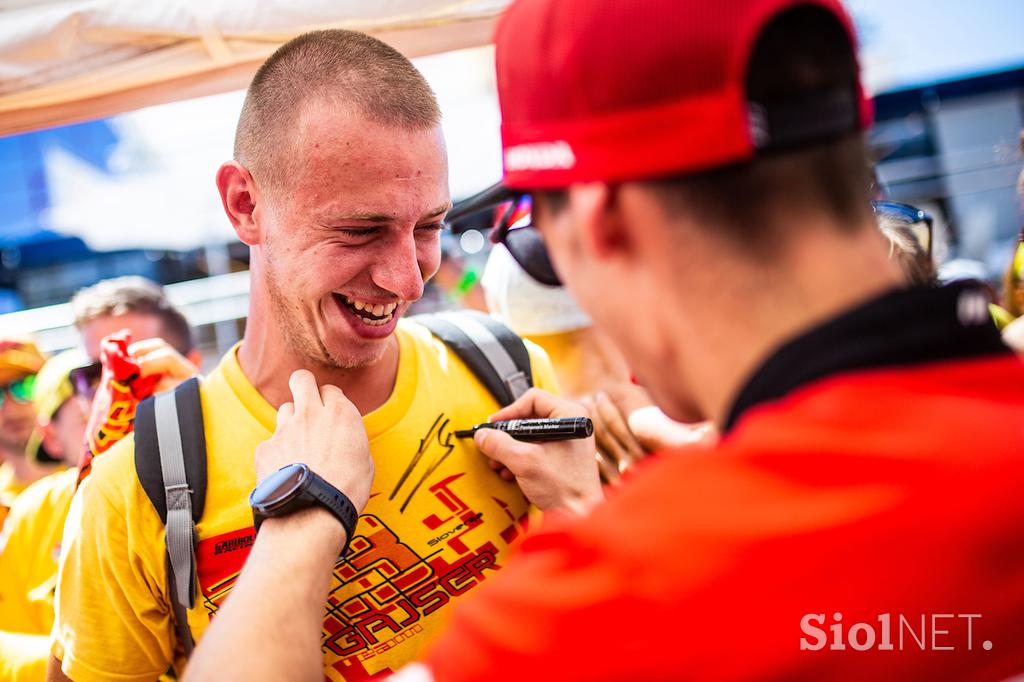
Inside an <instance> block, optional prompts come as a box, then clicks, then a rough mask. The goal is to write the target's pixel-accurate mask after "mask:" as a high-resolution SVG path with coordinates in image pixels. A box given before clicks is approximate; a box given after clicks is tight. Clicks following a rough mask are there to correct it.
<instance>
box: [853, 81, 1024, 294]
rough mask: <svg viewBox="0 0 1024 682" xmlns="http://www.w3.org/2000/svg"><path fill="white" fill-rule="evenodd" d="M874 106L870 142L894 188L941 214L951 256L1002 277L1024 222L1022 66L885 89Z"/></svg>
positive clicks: (900, 196)
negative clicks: (1023, 194) (1021, 191)
mask: <svg viewBox="0 0 1024 682" xmlns="http://www.w3.org/2000/svg"><path fill="white" fill-rule="evenodd" d="M875 114H876V123H875V128H874V130H873V131H872V134H871V144H872V149H873V151H874V154H875V158H876V159H877V160H878V167H877V168H878V175H879V179H880V180H881V182H882V183H883V185H885V186H886V188H887V189H888V192H889V194H890V196H891V197H892V198H893V199H895V200H897V201H905V202H908V203H912V204H916V205H919V206H921V207H923V208H927V209H929V210H931V211H932V213H934V214H936V217H937V218H938V222H939V224H940V225H943V226H944V227H945V230H944V232H945V235H944V236H945V238H946V240H947V242H948V243H947V244H946V245H945V246H946V249H945V250H946V251H947V252H948V253H947V254H946V255H947V257H956V258H969V259H973V260H978V261H981V262H983V263H984V264H985V266H986V269H987V271H988V274H989V275H990V276H991V277H994V278H998V276H999V274H1000V273H1001V272H1002V271H1003V269H1005V268H1006V266H1007V264H1008V262H1009V259H1010V257H1011V254H1012V248H1013V243H1014V240H1015V239H1016V237H1017V234H1018V232H1019V230H1020V229H1021V224H1022V222H1024V215H1022V207H1021V202H1020V200H1019V199H1018V197H1017V196H1016V183H1017V177H1018V175H1019V173H1020V171H1021V165H1022V163H1024V161H1022V158H1021V153H1020V135H1021V131H1022V130H1024V68H1019V69H1013V70H1009V71H1003V72H997V73H990V74H985V75H978V76H971V77H966V78H961V79H958V80H950V81H946V82H941V83H935V84H929V85H924V86H919V87H911V88H906V89H901V90H895V91H890V92H884V93H881V94H879V95H877V96H876V97H875Z"/></svg>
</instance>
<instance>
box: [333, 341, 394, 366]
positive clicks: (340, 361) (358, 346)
mask: <svg viewBox="0 0 1024 682" xmlns="http://www.w3.org/2000/svg"><path fill="white" fill-rule="evenodd" d="M390 338H391V337H390V336H389V337H385V338H383V339H376V340H374V341H372V342H366V341H363V340H360V342H358V343H352V344H345V345H342V344H333V345H328V344H324V350H326V351H327V355H328V357H329V358H330V363H331V366H332V367H334V368H336V369H365V368H367V367H372V366H373V365H376V364H377V363H378V362H380V361H381V360H382V359H383V357H384V352H385V351H386V350H387V348H388V341H389V339H390Z"/></svg>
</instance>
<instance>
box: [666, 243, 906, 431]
mask: <svg viewBox="0 0 1024 682" xmlns="http://www.w3.org/2000/svg"><path fill="white" fill-rule="evenodd" d="M881 239H882V237H881V235H880V234H878V232H877V230H874V229H873V226H867V227H866V228H865V229H862V230H860V231H859V232H858V233H856V234H852V235H847V234H842V233H837V232H835V231H829V230H818V231H808V232H807V233H802V234H801V237H800V239H798V240H794V241H793V244H792V245H791V247H792V248H790V249H789V251H788V252H787V254H786V256H785V258H784V261H783V262H781V263H776V264H774V265H773V266H772V268H771V270H766V271H764V272H753V271H751V272H742V269H743V268H742V266H741V267H740V268H739V269H738V271H734V272H731V273H730V275H728V280H729V282H728V284H726V285H725V286H724V287H723V289H724V291H723V292H722V293H721V294H720V295H718V296H716V295H709V296H708V297H707V298H706V299H705V300H704V301H703V302H697V303H696V310H697V316H698V319H700V320H701V325H702V326H706V329H705V331H706V332H707V333H703V334H700V335H698V336H699V339H695V338H694V336H693V335H680V336H677V337H676V338H686V339H687V342H686V343H685V346H686V348H685V349H683V350H682V351H681V353H682V355H681V357H680V358H679V361H680V372H684V373H685V375H686V376H688V377H690V381H691V390H692V393H693V395H694V396H695V397H696V401H697V403H698V405H699V407H700V409H701V411H702V412H703V414H704V415H705V416H706V417H707V418H709V419H711V420H712V421H713V422H714V423H715V424H716V425H718V426H721V425H722V424H723V423H724V420H725V418H726V416H727V415H728V413H729V410H730V408H731V407H732V404H733V402H734V401H735V400H736V397H737V396H738V394H739V392H740V390H741V389H742V387H743V386H744V384H745V383H746V382H747V381H748V380H749V379H750V377H751V376H752V375H753V373H754V372H755V371H756V370H757V368H759V367H760V366H761V365H762V364H764V362H765V361H766V360H767V359H768V358H769V357H771V355H772V354H773V353H774V352H775V351H776V350H777V349H778V348H779V347H780V346H781V345H782V344H784V343H786V342H787V341H789V340H791V339H793V338H795V337H796V336H799V335H800V334H803V333H805V332H807V331H809V330H811V329H813V328H814V327H816V326H818V325H820V324H823V323H824V322H826V321H827V320H830V319H833V318H835V317H836V316H838V315H840V314H842V313H843V312H844V311H846V310H849V309H851V308H853V307H855V306H857V305H859V304H861V303H864V302H867V301H868V300H871V299H872V298H875V297H877V296H879V295H881V294H882V293H884V292H886V291H889V290H891V289H893V288H895V287H897V286H900V285H901V284H902V283H903V281H904V280H903V276H902V274H901V272H900V270H899V267H898V265H897V264H896V263H895V262H894V261H892V260H890V259H889V258H888V257H887V255H886V251H885V248H884V246H883V245H882V244H881V243H880V240H881ZM691 300H692V299H691ZM675 333H679V334H682V331H681V330H679V331H677V332H675ZM691 340H692V341H693V342H692V343H691ZM684 368H685V369H684ZM680 375H683V374H680Z"/></svg>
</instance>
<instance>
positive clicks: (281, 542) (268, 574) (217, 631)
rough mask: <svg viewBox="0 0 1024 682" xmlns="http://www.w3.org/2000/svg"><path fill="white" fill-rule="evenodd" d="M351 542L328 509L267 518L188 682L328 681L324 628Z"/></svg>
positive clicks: (197, 654)
mask: <svg viewBox="0 0 1024 682" xmlns="http://www.w3.org/2000/svg"><path fill="white" fill-rule="evenodd" d="M344 542H345V530H344V528H342V526H341V524H340V523H338V521H337V520H336V519H335V518H334V517H333V516H331V515H330V513H329V512H327V511H326V510H324V509H320V508H316V509H307V510H304V511H302V512H298V513H296V514H292V515H289V516H287V517H283V518H279V519H267V520H266V521H265V522H264V523H263V525H262V526H261V528H260V533H259V536H258V537H257V539H256V543H255V544H254V545H253V549H252V553H251V554H250V555H249V559H248V560H247V562H246V565H245V567H244V570H243V571H242V574H241V576H240V577H239V579H238V583H237V584H236V585H235V587H234V589H233V590H232V592H231V595H230V596H229V597H228V599H227V600H226V601H225V603H224V605H223V606H222V607H221V609H220V611H219V612H218V613H217V617H216V618H214V619H213V621H212V622H211V624H210V627H209V629H208V630H207V631H206V634H205V635H204V637H203V646H201V647H199V648H197V649H196V652H195V655H194V656H193V657H192V660H191V662H190V663H189V666H188V671H187V675H186V680H189V681H191V682H195V681H196V680H218V681H219V680H244V681H245V682H251V681H252V680H261V679H266V680H281V679H289V680H310V681H313V680H317V681H319V680H322V679H323V667H322V663H321V659H322V656H321V654H320V628H321V623H322V621H323V613H324V603H325V601H326V598H327V590H328V586H329V581H330V576H331V569H332V567H333V566H334V564H335V562H336V560H337V558H338V553H339V552H340V551H341V547H342V545H343V544H344Z"/></svg>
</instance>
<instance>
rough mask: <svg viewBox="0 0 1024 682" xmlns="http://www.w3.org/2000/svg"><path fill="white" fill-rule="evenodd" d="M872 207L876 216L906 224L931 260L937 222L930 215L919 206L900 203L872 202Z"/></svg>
mask: <svg viewBox="0 0 1024 682" xmlns="http://www.w3.org/2000/svg"><path fill="white" fill-rule="evenodd" d="M871 206H872V208H874V209H875V214H876V215H880V216H888V217H891V218H895V219H896V220H898V221H900V222H901V223H906V224H907V226H908V227H909V228H910V230H911V231H912V232H913V233H914V236H915V237H917V241H918V243H920V244H921V246H922V247H923V248H924V250H925V253H927V254H928V258H929V259H931V257H932V236H933V232H934V229H935V227H934V226H935V220H934V219H933V218H932V216H931V214H930V213H928V212H927V211H922V210H921V209H919V208H918V207H917V206H911V205H910V204H904V203H900V202H898V201H872V202H871Z"/></svg>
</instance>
